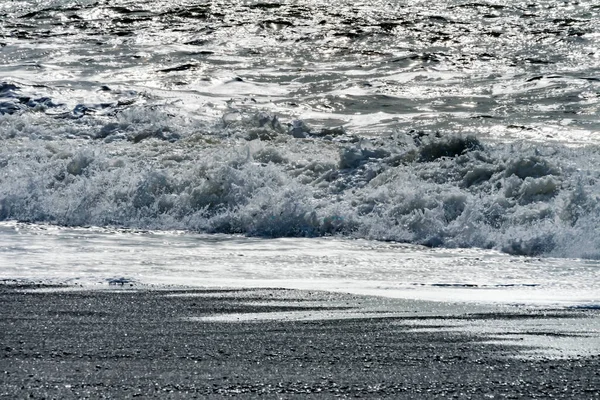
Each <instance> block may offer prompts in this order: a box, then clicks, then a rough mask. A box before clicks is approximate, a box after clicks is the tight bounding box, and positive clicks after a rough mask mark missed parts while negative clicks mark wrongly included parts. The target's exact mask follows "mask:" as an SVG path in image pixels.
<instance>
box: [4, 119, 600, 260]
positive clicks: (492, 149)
mask: <svg viewBox="0 0 600 400" xmlns="http://www.w3.org/2000/svg"><path fill="white" fill-rule="evenodd" d="M236 113H238V114H239V115H238V117H236V118H233V119H229V120H225V118H224V120H223V121H222V122H219V123H218V124H217V125H213V126H209V127H206V125H205V124H204V125H203V124H200V123H197V122H195V121H194V120H189V121H188V120H186V119H185V118H183V117H181V116H170V115H168V114H167V113H165V112H153V111H152V110H151V109H145V108H141V109H140V108H133V109H129V110H126V111H123V112H121V113H119V114H118V117H117V118H116V120H111V121H110V122H108V123H106V124H105V125H102V124H101V123H100V121H101V119H97V120H96V122H97V125H93V124H81V125H78V124H76V123H73V124H66V125H67V126H68V129H71V130H74V131H76V130H77V129H80V132H86V134H85V135H83V134H74V135H73V136H72V137H73V138H74V139H71V140H50V139H52V138H54V137H57V135H61V134H63V133H64V131H63V129H66V128H59V127H58V126H59V124H52V125H49V126H44V125H40V124H38V122H39V119H36V118H38V117H39V116H36V115H31V116H29V117H27V118H23V116H21V118H19V119H14V118H13V116H11V115H7V116H2V117H0V118H2V119H3V122H4V121H7V122H9V123H8V124H3V125H2V127H3V128H2V130H1V131H0V134H1V136H2V138H3V139H2V142H3V144H4V146H2V147H1V148H0V172H1V173H0V219H3V220H10V219H16V220H22V221H34V222H50V223H55V224H60V225H69V226H85V225H98V226H124V227H131V228H150V229H182V230H199V231H205V232H221V233H242V234H248V235H256V236H269V237H282V236H322V235H332V234H338V235H345V236H350V237H363V238H370V239H377V240H395V241H402V242H409V243H416V244H425V245H428V246H435V247H437V246H442V247H451V248H456V247H481V248H494V249H498V250H502V251H505V252H508V253H512V254H526V255H553V256H558V257H582V258H598V257H600V254H599V253H598V250H597V249H598V248H600V235H598V226H600V224H599V223H598V222H599V220H600V201H599V193H600V184H599V182H600V177H599V176H598V173H597V172H596V170H595V167H594V166H595V165H597V162H598V161H599V160H598V158H599V154H598V150H597V148H595V147H592V146H589V147H586V148H580V149H571V148H568V147H565V146H560V145H538V146H535V147H534V146H531V144H526V143H522V144H520V143H512V144H499V143H496V144H492V143H480V142H479V141H478V140H477V139H475V138H473V137H468V136H460V135H452V134H447V135H428V134H425V133H418V132H412V133H395V134H391V135H383V134H382V135H381V136H379V137H377V138H372V139H369V138H357V137H353V136H351V135H349V134H347V133H345V132H344V131H343V130H333V131H328V130H322V131H319V130H315V129H314V128H311V127H309V126H308V125H307V124H305V123H303V122H294V123H286V122H285V121H279V119H277V118H275V117H274V116H272V115H269V114H265V113H259V114H256V115H250V116H248V115H245V114H243V113H240V112H237V111H236ZM28 118H30V119H28ZM115 121H116V122H115ZM15 124H16V125H18V126H17V127H16V128H15ZM107 127H108V128H107ZM109 128H110V129H111V130H113V128H114V130H115V131H120V132H121V133H123V134H125V135H128V136H127V137H126V138H122V139H121V140H119V139H118V138H117V137H118V135H119V134H120V133H110V134H109V135H107V136H106V137H104V138H102V137H100V138H99V137H98V135H97V132H102V131H106V130H108V129H109ZM15 129H17V130H18V131H19V132H27V134H20V135H14V134H12V133H11V132H13V133H14V130H15ZM94 132H95V133H94ZM111 132H112V131H111ZM156 132H160V134H158V133H156ZM165 132H171V133H173V135H172V136H169V137H167V136H166V134H165ZM134 134H135V135H138V136H133V135H134ZM175 134H177V135H175ZM139 135H141V137H139ZM92 137H95V138H96V139H91V138H92ZM83 138H86V139H83ZM110 138H112V140H107V139H110ZM136 138H137V139H136Z"/></svg>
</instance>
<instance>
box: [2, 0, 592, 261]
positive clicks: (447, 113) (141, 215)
mask: <svg viewBox="0 0 600 400" xmlns="http://www.w3.org/2000/svg"><path fill="white" fill-rule="evenodd" d="M599 44H600V5H598V3H597V1H596V0H582V1H578V2H572V1H558V0H542V1H536V2H531V1H521V0H516V1H512V0H511V1H509V0H504V1H503V0H485V1H476V2H473V1H459V0H452V1H441V0H433V1H432V0H428V1H416V0H415V1H369V2H353V1H338V0H333V1H329V2H317V1H309V0H300V1H279V2H275V1H271V2H265V1H245V2H241V1H210V2H207V1H169V0H166V1H165V0H161V1H154V0H151V1H144V2H142V1H125V0H100V1H84V0H54V1H33V0H28V1H2V2H0V220H4V221H15V220H17V221H21V222H30V223H38V224H41V223H43V224H55V225H61V226H75V227H77V226H98V227H105V228H112V227H119V228H133V229H154V230H163V231H166V230H183V231H186V232H204V233H226V234H244V235H249V236H260V237H315V236H318V237H320V236H330V235H337V236H339V237H341V238H364V239H370V240H380V241H397V242H404V243H410V244H419V245H426V246H430V247H441V248H451V249H454V248H483V249H494V250H499V251H501V252H505V253H509V254H515V255H528V256H543V257H561V258H565V257H566V258H588V259H598V258H600V183H599V182H600V153H599V147H598V145H599V144H600V112H599V111H600V110H599V108H600V45H599ZM11 226H12V225H11Z"/></svg>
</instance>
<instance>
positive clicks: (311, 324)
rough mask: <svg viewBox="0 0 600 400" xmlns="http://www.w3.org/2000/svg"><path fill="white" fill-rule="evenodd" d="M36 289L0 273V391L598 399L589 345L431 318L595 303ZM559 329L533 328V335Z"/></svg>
mask: <svg viewBox="0 0 600 400" xmlns="http://www.w3.org/2000/svg"><path fill="white" fill-rule="evenodd" d="M40 289H42V290H40ZM49 289H52V288H48V287H43V286H42V287H38V286H36V285H24V284H9V285H0V324H1V328H0V397H2V398H7V399H21V398H34V399H42V398H45V399H70V398H133V397H137V398H206V397H209V398H213V397H222V396H225V397H228V396H235V397H237V396H239V397H244V398H257V397H261V398H284V399H287V398H334V397H342V398H344V397H365V398H394V399H403V398H406V399H433V398H460V399H467V398H472V399H485V398H496V399H498V398H513V399H528V398H549V397H554V398H576V399H592V398H600V358H599V357H598V355H595V354H593V353H592V354H588V355H579V356H573V355H571V356H568V357H566V358H553V357H546V356H544V355H543V353H540V354H541V355H538V356H536V357H527V356H524V354H529V353H527V352H525V350H527V349H526V348H524V347H522V346H521V347H519V346H515V345H514V344H513V343H514V342H513V341H506V343H503V342H502V341H499V340H498V338H497V337H495V338H493V339H494V340H493V343H492V340H491V339H492V338H490V337H488V336H486V335H484V334H478V333H475V332H466V331H455V330H452V329H448V328H447V327H446V325H447V324H446V323H445V321H449V320H453V321H456V320H462V321H464V322H465V323H466V324H467V325H468V324H471V323H480V324H481V323H483V324H490V325H493V324H496V323H498V322H500V321H507V320H510V321H514V323H515V325H519V324H522V323H523V322H525V321H532V320H533V321H535V320H536V319H540V320H541V319H544V320H545V321H547V320H548V319H551V320H555V321H556V322H557V325H560V323H561V321H563V320H564V321H572V320H573V318H576V319H587V320H590V321H596V322H595V323H597V321H598V319H599V315H600V311H599V310H576V309H570V310H525V309H522V308H519V307H514V308H498V310H497V311H494V309H493V308H490V310H491V311H481V310H478V309H477V307H472V312H469V307H468V306H466V308H462V309H460V311H459V312H456V313H454V315H452V313H450V314H449V313H448V311H447V310H449V309H451V307H448V308H446V309H445V310H446V311H436V310H429V311H428V310H427V308H428V304H427V303H423V304H420V303H417V302H409V301H405V302H404V303H403V302H402V301H394V302H392V301H389V304H392V303H393V304H394V306H393V307H390V310H388V311H389V312H386V313H383V311H385V307H387V306H386V303H385V301H384V300H382V302H383V304H384V305H383V307H382V308H381V309H380V310H379V311H377V312H365V313H363V315H361V312H362V311H361V310H362V309H363V308H364V304H365V302H366V303H369V301H370V302H371V303H372V302H373V301H374V300H373V299H370V300H369V299H368V298H363V297H357V296H351V295H341V294H329V293H324V292H300V291H290V290H278V289H274V290H231V291H227V290H216V291H215V290H200V289H193V290H192V289H173V288H171V289H169V288H166V289H165V288H163V289H152V288H150V289H148V288H136V287H133V288H125V287H123V288H122V289H121V288H118V289H110V290H62V289H59V290H49ZM402 304H406V310H402ZM419 304H420V305H419ZM419 307H420V310H421V311H419ZM289 311H291V313H289V314H286V313H287V312H289ZM348 311H352V312H350V313H348V314H344V313H345V312H348ZM253 313H259V314H253ZM269 313H278V314H276V315H278V316H279V315H280V316H281V318H271V319H270V318H268V315H270V314H269ZM313 313H314V314H313ZM328 313H330V314H329V315H330V317H329V318H325V317H321V316H320V315H328ZM336 313H338V314H336ZM436 314H437V315H436ZM227 315H229V318H227ZM298 315H300V316H303V317H302V318H298V317H297V316H298ZM331 315H338V318H335V317H331ZM340 315H345V317H344V318H341V317H339V316H340ZM244 316H247V317H248V318H243V317H244ZM252 316H255V317H252ZM294 316H296V317H294ZM207 317H208V318H207ZM240 317H242V318H241V319H239V320H238V318H240ZM211 318H212V319H211ZM420 327H422V328H426V329H419V328H420ZM561 332H562V331H558V330H557V331H555V332H551V331H548V330H546V331H544V332H543V333H540V332H537V333H535V334H536V335H537V336H539V337H540V343H541V346H542V347H543V344H544V342H545V340H546V338H547V339H548V340H549V339H551V338H552V337H553V335H554V336H561V335H562V336H564V335H565V334H564V333H561ZM507 333H509V332H507ZM521 334H522V335H523V336H525V335H527V332H524V333H523V332H521ZM531 334H533V333H531ZM589 335H594V333H593V332H592V333H589V332H588V336H589ZM595 335H596V336H595V338H596V339H597V338H598V331H597V330H596V331H595ZM598 340H600V339H598ZM584 350H585V349H582V352H584Z"/></svg>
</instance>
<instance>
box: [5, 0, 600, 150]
mask: <svg viewBox="0 0 600 400" xmlns="http://www.w3.org/2000/svg"><path fill="white" fill-rule="evenodd" d="M0 15H2V22H0V33H1V35H2V39H1V40H2V51H1V53H0V74H2V75H4V77H5V78H10V79H11V80H14V81H15V82H18V83H20V84H21V85H22V87H23V91H25V92H28V93H31V94H38V95H40V96H49V97H51V98H52V99H53V101H54V102H55V103H57V102H60V103H65V104H66V106H65V108H64V109H63V110H61V111H68V110H71V109H72V108H73V107H75V106H76V105H77V104H82V105H85V106H86V107H88V108H89V110H88V111H89V112H94V113H96V114H98V113H103V112H104V113H105V112H107V111H108V110H106V108H108V109H109V110H110V111H114V108H115V107H114V103H115V102H117V103H118V102H119V101H120V102H121V103H133V102H135V103H137V104H164V103H169V102H172V103H177V107H178V108H185V109H188V110H189V111H190V113H191V114H192V115H194V116H197V117H200V118H203V117H207V116H210V115H218V116H220V115H221V114H222V113H223V112H224V111H225V110H228V109H229V110H231V109H232V108H233V109H236V110H237V109H248V108H250V109H260V110H264V109H267V110H271V111H273V112H277V113H279V115H282V116H290V117H294V118H302V119H304V120H306V121H311V122H312V121H314V122H315V123H318V124H323V125H334V126H337V125H345V126H347V127H349V128H361V129H364V130H368V131H371V132H381V131H382V130H383V129H389V128H403V129H406V128H408V129H422V128H429V129H445V130H448V129H450V130H474V131H476V132H477V133H478V134H489V135H492V136H493V137H498V138H504V137H507V136H508V137H532V138H537V139H544V140H545V139H546V138H553V139H557V140H562V139H564V138H568V140H572V141H595V138H594V136H595V135H594V133H595V132H597V131H598V128H599V127H600V125H599V119H598V104H599V99H598V87H599V85H600V83H599V79H600V77H599V75H598V71H599V70H598V67H599V65H600V51H599V50H598V41H599V40H600V7H599V6H598V5H597V4H596V2H595V1H593V0H587V1H586V0H584V1H580V2H562V1H557V0H545V1H537V2H534V3H532V2H525V1H499V0H494V1H485V2H468V1H457V0H454V1H390V2H388V1H369V2H350V1H336V0H334V1H330V2H327V3H322V2H316V1H306V0H303V1H294V2H259V1H245V2H238V1H209V2H206V1H145V2H140V1H123V0H111V1H100V2H98V1H65V0H61V1H50V2H49V1H11V2H3V4H2V5H0ZM21 85H19V86H21ZM109 89H110V90H109ZM98 103H99V104H98ZM108 104H110V105H111V106H112V107H109V106H108ZM123 106H124V105H122V106H121V107H123Z"/></svg>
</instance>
